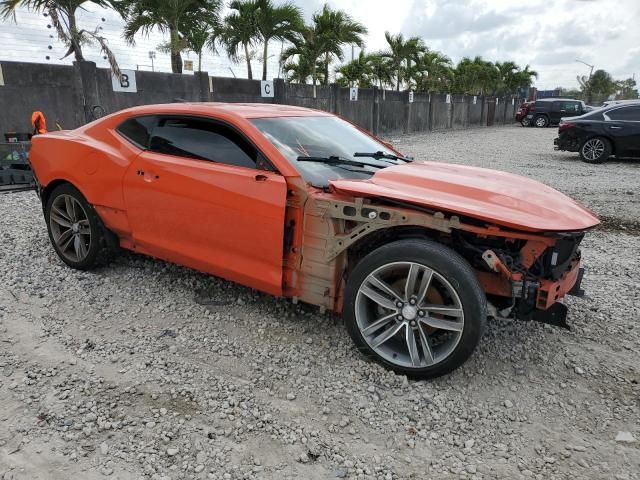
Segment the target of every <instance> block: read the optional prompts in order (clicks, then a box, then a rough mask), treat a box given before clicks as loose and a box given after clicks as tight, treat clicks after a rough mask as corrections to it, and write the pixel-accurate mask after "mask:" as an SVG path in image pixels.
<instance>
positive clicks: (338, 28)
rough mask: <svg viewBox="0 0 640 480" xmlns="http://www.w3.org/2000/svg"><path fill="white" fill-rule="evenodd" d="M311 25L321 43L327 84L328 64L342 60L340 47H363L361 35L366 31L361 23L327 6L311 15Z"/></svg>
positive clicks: (326, 82)
mask: <svg viewBox="0 0 640 480" xmlns="http://www.w3.org/2000/svg"><path fill="white" fill-rule="evenodd" d="M313 23H314V27H315V29H316V31H317V32H318V35H319V36H320V38H321V42H322V44H323V45H324V46H323V49H322V55H323V66H324V82H325V85H328V84H329V64H330V63H331V61H332V60H334V59H335V58H337V59H338V60H342V59H343V56H344V54H343V50H342V46H343V45H345V44H355V45H358V46H359V47H362V46H363V45H364V40H363V38H362V37H363V35H366V34H367V29H366V27H365V26H364V25H362V24H361V23H358V22H356V21H355V20H353V19H352V18H351V17H350V16H349V15H348V14H347V13H345V12H344V11H342V10H332V9H331V8H330V7H329V6H328V5H327V4H325V5H324V7H323V8H322V11H321V12H320V13H316V14H314V15H313Z"/></svg>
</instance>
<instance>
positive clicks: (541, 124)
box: [533, 115, 549, 128]
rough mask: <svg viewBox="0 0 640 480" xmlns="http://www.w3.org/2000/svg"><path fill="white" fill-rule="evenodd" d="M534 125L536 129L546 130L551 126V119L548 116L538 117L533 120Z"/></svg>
mask: <svg viewBox="0 0 640 480" xmlns="http://www.w3.org/2000/svg"><path fill="white" fill-rule="evenodd" d="M533 125H534V126H535V127H536V128H546V127H548V126H549V119H548V118H547V117H546V115H538V116H537V117H535V118H534V119H533Z"/></svg>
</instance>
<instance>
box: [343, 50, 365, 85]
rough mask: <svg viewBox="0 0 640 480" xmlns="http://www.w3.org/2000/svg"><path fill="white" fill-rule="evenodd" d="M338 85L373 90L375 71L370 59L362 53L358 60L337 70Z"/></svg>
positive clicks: (355, 59)
mask: <svg viewBox="0 0 640 480" xmlns="http://www.w3.org/2000/svg"><path fill="white" fill-rule="evenodd" d="M336 73H337V74H339V75H340V76H339V77H338V81H337V83H338V85H340V86H342V87H352V86H354V85H356V86H357V87H359V88H371V86H372V85H373V69H372V68H371V64H370V63H369V57H368V56H367V55H365V53H364V52H360V54H359V55H358V57H357V58H354V59H353V60H351V61H350V62H349V63H345V64H344V65H341V66H340V67H338V68H336Z"/></svg>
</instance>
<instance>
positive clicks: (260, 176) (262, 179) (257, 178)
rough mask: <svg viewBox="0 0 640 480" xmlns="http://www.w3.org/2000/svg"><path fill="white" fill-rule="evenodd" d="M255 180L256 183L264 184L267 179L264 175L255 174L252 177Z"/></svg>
mask: <svg viewBox="0 0 640 480" xmlns="http://www.w3.org/2000/svg"><path fill="white" fill-rule="evenodd" d="M253 178H254V179H255V181H256V182H266V181H267V179H268V178H269V177H267V176H266V175H262V174H261V173H259V174H257V175H256V176H255V177H253Z"/></svg>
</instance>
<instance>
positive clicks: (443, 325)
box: [420, 317, 464, 332]
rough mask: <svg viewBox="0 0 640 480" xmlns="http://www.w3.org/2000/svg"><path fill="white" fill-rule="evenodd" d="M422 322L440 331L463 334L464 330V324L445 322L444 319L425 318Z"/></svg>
mask: <svg viewBox="0 0 640 480" xmlns="http://www.w3.org/2000/svg"><path fill="white" fill-rule="evenodd" d="M420 321H421V322H422V323H424V324H425V325H429V326H430V327H433V328H439V329H440V330H449V331H451V332H461V331H462V330H463V329H464V323H462V322H458V321H456V320H444V319H442V318H435V317H424V318H421V319H420Z"/></svg>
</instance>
